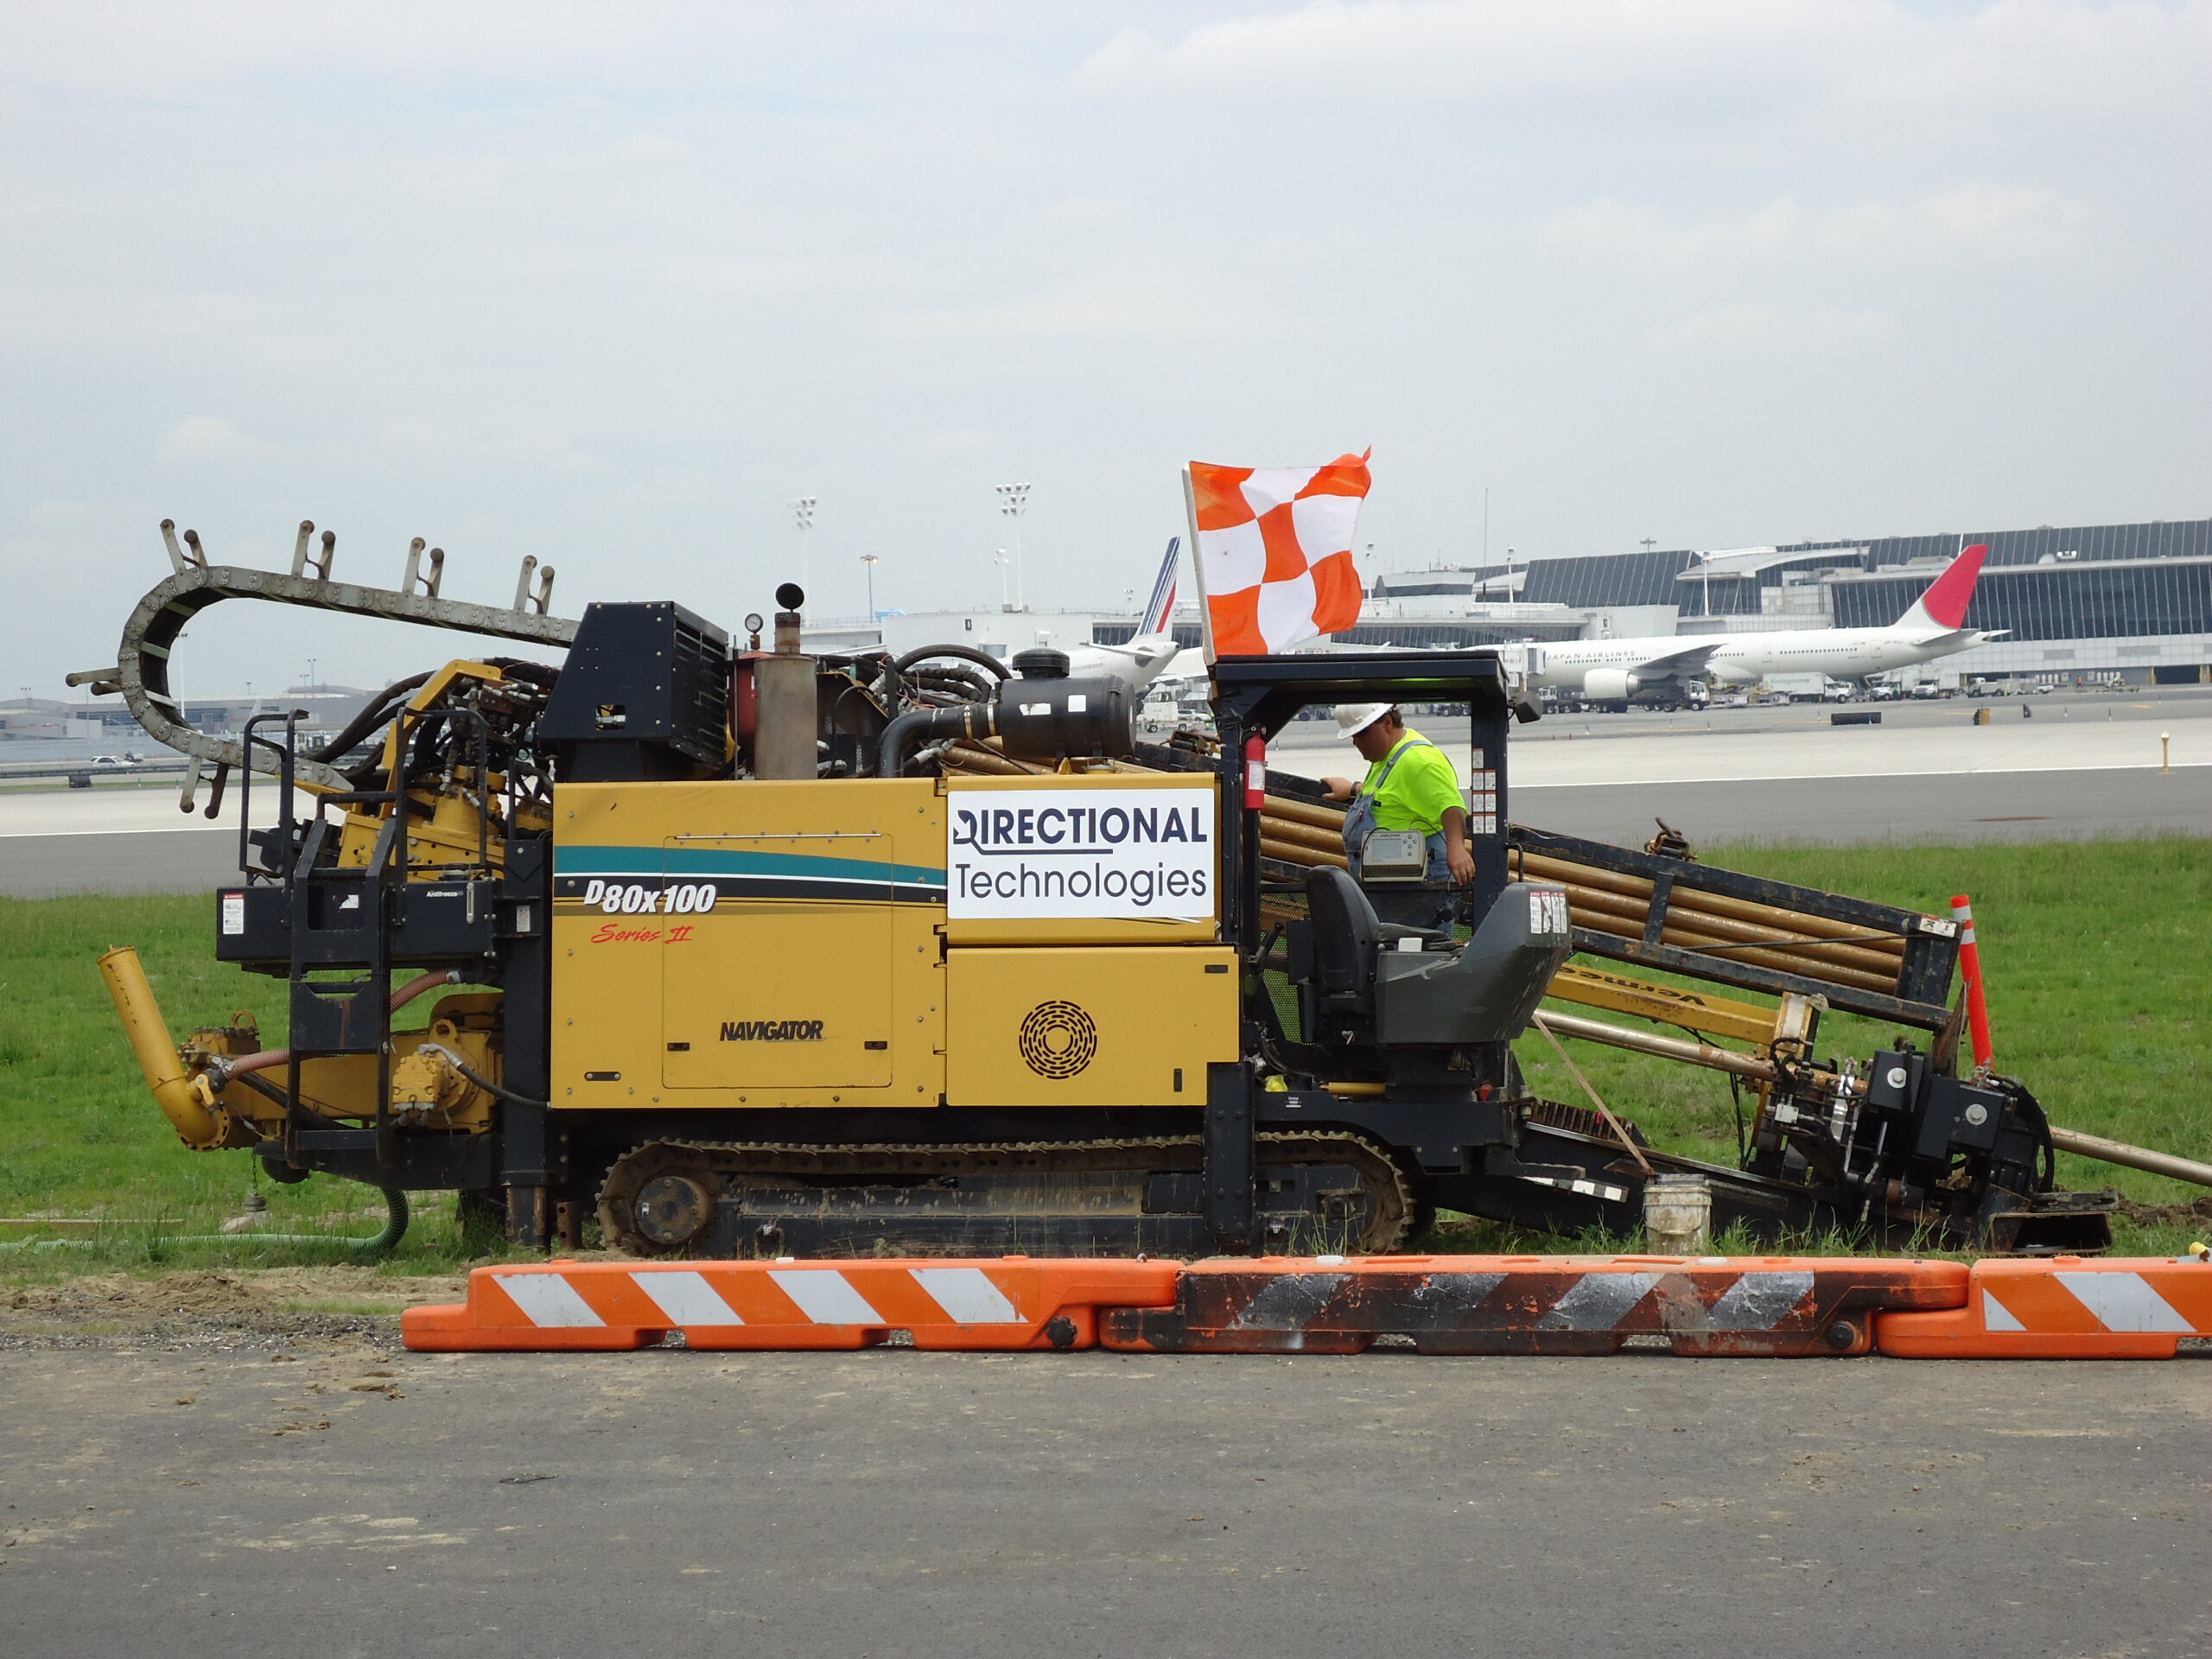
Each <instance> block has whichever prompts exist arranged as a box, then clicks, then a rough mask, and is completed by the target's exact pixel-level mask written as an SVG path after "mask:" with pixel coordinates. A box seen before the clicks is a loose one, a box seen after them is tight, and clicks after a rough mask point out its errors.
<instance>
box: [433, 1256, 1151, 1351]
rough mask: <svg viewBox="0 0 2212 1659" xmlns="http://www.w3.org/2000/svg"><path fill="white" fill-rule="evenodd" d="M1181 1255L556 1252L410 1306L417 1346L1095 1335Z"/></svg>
mask: <svg viewBox="0 0 2212 1659" xmlns="http://www.w3.org/2000/svg"><path fill="white" fill-rule="evenodd" d="M1181 1270H1182V1266H1181V1263H1179V1262H1093V1261H1057V1260H1056V1261H1035V1262H1033V1261H1030V1260H1028V1259H1027V1258H1026V1257H1022V1256H1004V1257H992V1258H989V1259H987V1260H974V1261H948V1260H931V1261H891V1262H546V1263H543V1264H539V1263H530V1264H527V1265H522V1266H515V1267H497V1268H477V1269H476V1270H475V1271H474V1272H473V1273H471V1274H469V1275H468V1300H467V1301H466V1302H464V1303H461V1304H459V1305H457V1306H442V1307H413V1308H410V1309H408V1310H407V1312H406V1313H404V1314H403V1315H402V1316H401V1319H400V1332H401V1335H402V1337H403V1338H404V1340H405V1342H406V1344H407V1345H408V1346H409V1347H410V1348H413V1349H416V1350H422V1351H442V1352H454V1351H481V1350H491V1349H525V1350H537V1351H546V1350H561V1351H579V1350H583V1351H590V1350H601V1351H619V1350H626V1349H634V1348H650V1347H652V1346H655V1345H656V1344H660V1343H663V1342H665V1341H666V1340H667V1339H668V1338H669V1336H670V1334H671V1332H680V1333H681V1334H682V1336H683V1345H684V1346H686V1347H688V1348H756V1349H773V1348H866V1347H869V1346H871V1345H873V1344H877V1343H880V1342H882V1341H884V1340H885V1339H886V1338H887V1337H888V1336H889V1335H890V1333H891V1332H893V1331H906V1332H911V1333H912V1336H913V1340H914V1346H916V1347H917V1348H946V1349H960V1348H967V1349H1014V1348H1060V1349H1066V1348H1088V1347H1090V1346H1091V1345H1092V1344H1094V1343H1095V1342H1096V1339H1097V1331H1098V1313H1099V1310H1100V1309H1101V1308H1104V1307H1132V1306H1155V1307H1165V1306H1168V1305H1169V1304H1171V1303H1173V1301H1174V1300H1175V1283H1176V1278H1177V1275H1178V1274H1179V1273H1180V1272H1181Z"/></svg>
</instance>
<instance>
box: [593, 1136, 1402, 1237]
mask: <svg viewBox="0 0 2212 1659" xmlns="http://www.w3.org/2000/svg"><path fill="white" fill-rule="evenodd" d="M1276 1148H1280V1149H1281V1150H1280V1151H1274V1150H1273V1149H1276ZM1147 1153H1148V1154H1154V1155H1153V1156H1150V1157H1146V1158H1141V1159H1140V1158H1138V1157H1135V1156H1133V1154H1147ZM1158 1154H1188V1155H1189V1157H1190V1161H1189V1162H1188V1163H1184V1164H1178V1163H1176V1162H1175V1161H1173V1158H1172V1157H1169V1158H1163V1157H1160V1156H1159V1155H1158ZM1202 1157H1203V1150H1202V1147H1201V1145H1200V1142H1199V1140H1198V1136H1197V1135H1164V1136H1160V1137H1157V1138H1143V1139H1132V1140H1115V1141H977V1142H973V1143H969V1144H960V1143H957V1142H956V1143H954V1144H951V1145H945V1146H929V1145H922V1146H872V1145H869V1144H867V1143H865V1142H857V1143H849V1144H845V1145H833V1146H821V1147H810V1146H797V1145H791V1144H788V1143H779V1142H754V1141H645V1142H643V1143H641V1144H639V1145H638V1146H636V1147H632V1148H631V1149H630V1150H629V1151H628V1152H626V1153H625V1154H622V1156H621V1157H620V1158H619V1159H617V1160H615V1162H614V1165H613V1167H612V1168H611V1169H609V1170H608V1171H607V1180H606V1183H605V1185H602V1186H601V1188H600V1192H599V1225H600V1232H601V1236H602V1237H603V1238H604V1239H605V1240H606V1242H607V1244H608V1245H609V1246H610V1247H612V1248H613V1249H620V1250H623V1251H626V1252H627V1253H628V1254H629V1255H638V1256H656V1255H670V1254H674V1252H670V1251H666V1250H664V1249H661V1248H660V1247H658V1246H657V1245H655V1244H654V1243H652V1241H651V1240H650V1239H647V1238H646V1237H645V1236H644V1235H643V1234H641V1233H639V1231H638V1230H637V1229H636V1227H635V1226H634V1224H632V1220H631V1217H634V1216H635V1215H636V1213H637V1198H638V1194H639V1192H642V1191H643V1190H644V1189H645V1184H646V1182H648V1181H650V1180H652V1179H653V1178H654V1177H655V1176H657V1175H660V1174H662V1173H665V1172H667V1171H669V1170H671V1169H677V1168H682V1169H686V1170H696V1169H699V1168H701V1167H702V1165H703V1166H704V1167H705V1168H706V1169H707V1170H709V1171H710V1172H712V1173H717V1174H722V1175H728V1176H738V1177H742V1176H746V1175H800V1176H808V1175H822V1176H842V1177H850V1176H870V1175H933V1174H944V1175H958V1174H972V1173H976V1172H977V1171H978V1170H979V1169H981V1168H986V1167H988V1166H990V1165H991V1164H992V1163H994V1162H995V1161H996V1160H1002V1159H1013V1160H1026V1159H1032V1158H1035V1159H1039V1160H1049V1161H1051V1162H1052V1163H1054V1164H1057V1165H1058V1166H1060V1167H1063V1168H1067V1169H1070V1170H1073V1171H1082V1170H1125V1171H1128V1172H1131V1173H1141V1172H1148V1171H1151V1170H1155V1169H1163V1168H1175V1167H1181V1168H1186V1169H1196V1168H1198V1166H1199V1164H1200V1160H1201V1159H1202ZM1254 1159H1255V1163H1257V1164H1260V1165H1262V1166H1264V1165H1266V1164H1268V1163H1269V1162H1274V1163H1286V1162H1287V1163H1328V1162H1338V1163H1349V1164H1351V1166H1353V1167H1354V1168H1355V1169H1356V1170H1357V1171H1358V1173H1359V1174H1360V1176H1361V1178H1362V1179H1363V1182H1364V1183H1365V1185H1367V1187H1368V1190H1369V1192H1370V1193H1371V1194H1373V1195H1375V1196H1376V1198H1378V1199H1383V1202H1382V1203H1378V1205H1377V1217H1376V1225H1375V1226H1373V1227H1371V1228H1370V1230H1369V1232H1368V1234H1367V1236H1365V1237H1364V1238H1363V1240H1362V1241H1361V1243H1360V1244H1359V1246H1358V1254H1361V1255H1382V1254H1384V1253H1386V1252H1388V1251H1390V1250H1395V1249H1397V1248H1398V1246H1399V1245H1401V1244H1402V1243H1404V1242H1405V1239H1406V1236H1407V1234H1408V1231H1410V1230H1411V1228H1412V1225H1413V1220H1414V1199H1413V1192H1412V1189H1411V1187H1410V1186H1409V1185H1408V1183H1407V1180H1406V1175H1405V1172H1404V1171H1403V1170H1402V1169H1401V1168H1400V1167H1399V1166H1398V1165H1397V1163H1396V1161H1395V1160H1393V1159H1392V1158H1391V1157H1389V1154H1386V1153H1385V1152H1384V1151H1383V1149H1382V1148H1381V1147H1378V1146H1376V1144H1375V1143H1374V1142H1373V1141H1369V1140H1367V1139H1366V1138H1365V1137H1363V1136H1360V1135H1345V1134H1343V1133H1340V1132H1333V1131H1330V1130H1325V1129H1294V1130H1288V1131H1286V1132H1283V1133H1281V1134H1270V1135H1260V1136H1257V1137H1256V1138H1255V1146H1254ZM979 1160H981V1161H979ZM1063 1160H1066V1161H1063Z"/></svg>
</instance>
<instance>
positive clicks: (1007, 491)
mask: <svg viewBox="0 0 2212 1659" xmlns="http://www.w3.org/2000/svg"><path fill="white" fill-rule="evenodd" d="M993 487H994V488H995V489H996V490H997V491H998V493H999V511H1000V512H1002V513H1004V514H1005V515H1006V516H1007V518H1011V519H1013V520H1014V609H1016V610H1017V611H1026V610H1027V609H1028V608H1029V595H1028V592H1027V588H1026V587H1025V585H1024V584H1023V582H1022V580H1021V515H1022V514H1023V513H1024V512H1027V511H1028V509H1029V486H1027V484H999V485H995V486H993Z"/></svg>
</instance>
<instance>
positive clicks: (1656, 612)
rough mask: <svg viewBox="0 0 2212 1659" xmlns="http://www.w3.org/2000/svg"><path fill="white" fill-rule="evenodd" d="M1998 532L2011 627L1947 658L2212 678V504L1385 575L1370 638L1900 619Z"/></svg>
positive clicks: (1995, 574) (1985, 596)
mask: <svg viewBox="0 0 2212 1659" xmlns="http://www.w3.org/2000/svg"><path fill="white" fill-rule="evenodd" d="M1974 542H1986V543H1988V546H1989V559H1988V562H1987V563H1986V564H1985V565H1984V566H1983V568H1982V572H1981V580H1980V583H1979V584H1978V585H1977V586H1976V588H1975V589H1974V599H1973V601H1972V603H1971V604H1970V605H1969V606H1968V607H1967V616H1966V626H1967V627H1970V628H1981V629H1999V628H2002V629H2005V630H2007V631H2008V633H2007V637H2006V638H2005V639H2001V640H1998V641H1996V642H1995V643H1993V644H1991V645H1982V646H1979V647H1977V648H1976V649H1974V650H1973V651H1969V652H1961V653H1960V654H1959V655H1957V656H1955V657H1950V658H1944V659H1942V662H1941V664H1931V665H1929V669H1927V670H1923V671H1921V672H1923V673H1928V672H1931V671H1935V670H1936V669H1937V668H1939V667H1940V669H1941V670H1942V671H1944V672H1948V673H1962V674H1965V675H1967V676H1968V677H1973V676H1977V675H1979V676H1988V677H2000V676H2013V675H2019V676H2037V677H2051V678H2055V679H2074V678H2090V677H2094V678H2098V679H2111V678H2113V677H2120V678H2121V679H2123V680H2126V681H2128V682H2131V683H2160V684H2167V683H2195V682H2197V681H2203V680H2212V518H2194V519H2187V520H2180V521H2161V520H2153V521H2152V522H2151V523H2148V524H2093V525H2085V526H2079V527H2075V528H2068V529H2060V528H2054V527H2052V526H2050V525H2044V526H2040V527H2038V528H2037V529H2033V530H2002V531H1970V532H1967V533H1965V534H1958V533H1955V532H1949V531H1945V532H1942V533H1939V534H1936V535H1929V536H1885V537H1869V538H1866V539H1863V540H1843V541H1833V542H1799V543H1791V544H1787V545H1782V546H1775V547H1758V548H1743V549H1734V550H1726V551H1702V550H1691V549H1677V550H1671V551H1651V552H1641V553H1623V554H1613V555H1594V556H1582V557H1568V558H1549V559H1547V558H1539V559H1534V560H1530V561H1529V562H1528V563H1524V564H1519V565H1515V566H1507V565H1494V566H1490V567H1484V568H1468V569H1453V570H1424V571H1417V572H1411V573H1407V574H1403V575H1383V576H1380V577H1377V578H1376V579H1375V581H1374V582H1372V584H1371V587H1370V599H1369V602H1368V607H1367V612H1366V613H1365V614H1364V615H1363V617H1362V619H1361V625H1360V626H1359V627H1358V628H1357V630H1355V631H1353V632H1351V633H1349V634H1343V635H1339V636H1338V638H1339V639H1346V640H1349V641H1354V642H1357V643H1362V644H1375V645H1385V644H1387V645H1422V646H1430V647H1434V646H1440V645H1490V644H1499V643H1505V642H1509V641H1513V640H1522V639H1528V640H1537V641H1542V640H1546V639H1605V638H1609V637H1612V638H1623V637H1630V636H1643V635H1650V634H1667V633H1706V632H1719V631H1728V632H1735V631H1739V630H1749V629H1770V628H1791V627H1803V628H1826V627H1846V628H1848V627H1883V626H1887V625H1888V624H1890V623H1891V622H1894V621H1896V620H1897V618H1898V617H1900V616H1901V615H1903V614H1904V612H1905V610H1906V609H1907V608H1908V607H1910V605H1911V604H1912V602H1913V601H1914V600H1915V599H1916V598H1917V597H1918V596H1919V595H1920V593H1921V591H1922V590H1923V588H1926V587H1927V585H1928V584H1929V582H1931V581H1932V580H1934V578H1935V576H1936V573H1937V572H1938V571H1940V570H1942V568H1943V567H1944V565H1945V564H1946V563H1948V562H1949V560H1950V559H1951V558H1952V556H1954V555H1955V554H1956V553H1957V551H1958V550H1959V549H1960V548H1961V547H1963V546H1966V545H1967V544H1969V543H1974Z"/></svg>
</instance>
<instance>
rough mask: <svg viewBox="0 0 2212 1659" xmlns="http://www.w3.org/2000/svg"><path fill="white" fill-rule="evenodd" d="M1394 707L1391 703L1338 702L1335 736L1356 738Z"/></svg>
mask: <svg viewBox="0 0 2212 1659" xmlns="http://www.w3.org/2000/svg"><path fill="white" fill-rule="evenodd" d="M1396 707H1397V705H1396V704H1395V703H1392V702H1340V703H1338V705H1337V735H1338V737H1339V738H1349V737H1357V736H1358V735H1359V734H1360V733H1362V732H1363V731H1365V730H1366V729H1367V728H1369V727H1370V726H1372V725H1373V724H1374V723H1375V722H1376V721H1378V720H1380V719H1382V718H1383V715H1387V714H1389V712H1390V710H1391V709H1395V708H1396Z"/></svg>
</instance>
